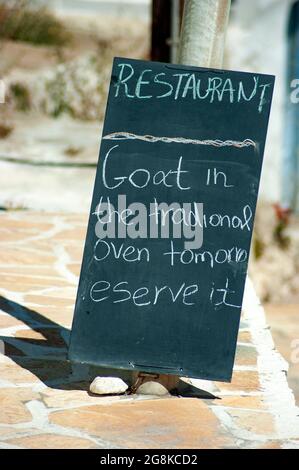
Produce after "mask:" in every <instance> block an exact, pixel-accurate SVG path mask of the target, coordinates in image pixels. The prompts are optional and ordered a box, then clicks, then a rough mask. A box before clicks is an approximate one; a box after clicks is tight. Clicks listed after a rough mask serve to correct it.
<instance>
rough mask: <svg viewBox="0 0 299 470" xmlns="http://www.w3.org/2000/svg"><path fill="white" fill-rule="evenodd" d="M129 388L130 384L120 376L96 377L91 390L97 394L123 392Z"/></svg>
mask: <svg viewBox="0 0 299 470" xmlns="http://www.w3.org/2000/svg"><path fill="white" fill-rule="evenodd" d="M127 389H128V385H127V384H126V383H125V382H124V381H123V380H122V379H120V378H118V377H96V378H95V379H94V381H93V382H92V383H91V385H90V387H89V390H90V391H91V393H95V394H97V395H112V394H121V393H124V392H125V391H126V390H127Z"/></svg>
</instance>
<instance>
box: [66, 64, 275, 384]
mask: <svg viewBox="0 0 299 470" xmlns="http://www.w3.org/2000/svg"><path fill="white" fill-rule="evenodd" d="M273 85H274V77H273V76H269V75H261V74H256V73H245V72H233V71H228V70H212V69H203V68H197V67H186V66H181V65H170V64H162V63H155V62H145V61H141V60H131V59H125V58H116V59H115V60H114V63H113V70H112V77H111V83H110V90H109V98H108V104H107V110H106V117H105V123H104V129H103V136H102V142H101V149H100V158H99V163H98V169H97V174H96V180H95V186H94V192H93V198H92V204H91V211H90V218H89V224H88V231H87V237H86V244H85V249H84V256H83V262H82V269H81V275H80V282H79V287H78V294H77V301H76V307H75V315H74V321H73V328H72V335H71V343H70V350H69V357H70V359H71V360H73V361H78V362H88V363H93V364H98V365H102V366H107V367H113V368H123V369H136V370H143V371H148V372H150V371H151V372H160V373H168V374H177V375H181V376H189V377H197V378H203V379H212V380H221V381H229V380H230V379H231V375H232V368H233V362H234V355H235V348H236V339H237V333H238V327H239V321H240V312H241V306H242V299H243V291H244V284H245V279H246V271H247V264H248V256H249V248H250V241H251V235H252V230H253V221H254V213H255V206H256V200H257V193H258V187H259V180H260V172H261V167H262V159H263V153H264V145H265V138H266V131H267V125H268V118H269V112H270V106H271V99H272V92H273Z"/></svg>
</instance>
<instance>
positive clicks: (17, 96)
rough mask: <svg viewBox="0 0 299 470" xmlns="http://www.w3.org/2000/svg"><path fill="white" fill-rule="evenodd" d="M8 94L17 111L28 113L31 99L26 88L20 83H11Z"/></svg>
mask: <svg viewBox="0 0 299 470" xmlns="http://www.w3.org/2000/svg"><path fill="white" fill-rule="evenodd" d="M9 89H10V93H11V95H12V97H13V99H14V101H15V103H16V108H17V109H18V110H19V111H29V109H30V108H31V97H30V92H29V90H28V88H27V87H26V86H25V85H23V84H22V83H12V84H11V85H10V88H9Z"/></svg>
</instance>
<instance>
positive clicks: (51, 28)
mask: <svg viewBox="0 0 299 470" xmlns="http://www.w3.org/2000/svg"><path fill="white" fill-rule="evenodd" d="M0 38H3V39H11V40H15V41H24V42H30V43H33V44H38V45H40V44H44V45H49V46H57V45H58V46H63V45H65V44H66V43H67V42H69V41H70V39H71V35H70V33H69V31H68V30H67V29H66V28H65V26H64V25H63V24H62V22H61V21H59V20H58V19H57V18H56V17H55V16H54V15H53V14H52V13H51V12H49V11H48V10H47V9H46V8H44V7H36V6H35V5H34V3H33V2H32V1H29V0H22V1H14V2H10V3H9V5H5V4H4V5H3V4H1V5H0Z"/></svg>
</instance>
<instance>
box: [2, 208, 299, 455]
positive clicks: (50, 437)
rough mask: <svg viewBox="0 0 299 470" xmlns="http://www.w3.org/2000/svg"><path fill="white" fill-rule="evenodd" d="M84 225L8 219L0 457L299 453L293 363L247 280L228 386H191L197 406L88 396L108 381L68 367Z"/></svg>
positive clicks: (56, 218)
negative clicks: (142, 451) (18, 453)
mask: <svg viewBox="0 0 299 470" xmlns="http://www.w3.org/2000/svg"><path fill="white" fill-rule="evenodd" d="M86 224H87V216H82V215H78V214H59V213H58V214H54V213H42V212H40V213H39V212H33V211H7V212H2V213H0V247H1V248H0V272H1V281H0V352H1V354H0V448H55V449H56V448H105V449H107V448H108V449H109V448H294V447H295V448H299V418H298V414H299V413H298V408H296V406H295V401H294V396H293V393H292V391H291V390H290V389H289V387H288V384H287V380H286V370H287V363H286V362H285V361H284V360H283V359H282V357H281V356H280V355H279V354H278V352H277V351H276V350H275V349H274V345H273V341H272V337H271V334H270V331H269V328H268V326H267V324H266V322H265V317H264V312H263V308H262V307H261V306H260V305H259V302H258V299H257V297H256V295H255V293H254V290H253V288H252V285H251V283H250V281H248V283H247V286H246V294H245V301H244V308H243V314H242V321H241V328H240V334H239V341H238V351H237V358H236V363H235V368H234V374H233V380H232V382H231V383H230V384H229V383H221V382H209V381H201V380H192V381H191V383H192V384H193V385H196V386H197V387H198V388H199V391H198V392H197V397H194V396H193V397H192V396H189V397H188V396H184V397H182V396H171V395H167V396H165V397H163V398H161V397H159V398H158V397H153V396H137V395H123V396H112V397H108V396H106V397H98V396H95V395H91V394H90V393H89V392H88V387H89V384H90V382H91V380H92V379H93V378H94V377H95V376H97V375H99V374H100V373H101V374H103V371H100V370H99V369H97V368H95V367H88V366H83V365H74V364H71V363H70V362H69V361H68V360H67V343H68V339H69V333H70V327H71V323H72V316H73V307H74V300H75V295H76V287H77V282H78V273H79V269H80V264H81V258H82V250H83V242H84V237H85V232H86ZM108 373H109V374H110V373H111V371H106V374H108Z"/></svg>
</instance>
